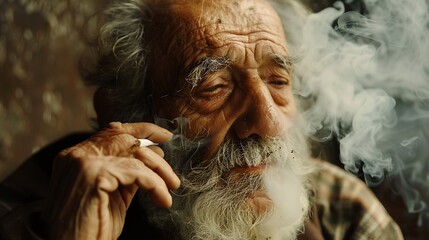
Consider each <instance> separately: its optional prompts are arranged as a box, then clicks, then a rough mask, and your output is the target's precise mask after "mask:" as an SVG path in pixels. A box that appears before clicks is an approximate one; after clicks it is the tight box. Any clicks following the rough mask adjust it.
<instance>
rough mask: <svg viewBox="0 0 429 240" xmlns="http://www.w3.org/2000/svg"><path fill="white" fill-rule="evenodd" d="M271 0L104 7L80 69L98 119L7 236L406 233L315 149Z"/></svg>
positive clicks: (290, 8)
mask: <svg viewBox="0 0 429 240" xmlns="http://www.w3.org/2000/svg"><path fill="white" fill-rule="evenodd" d="M271 4H272V3H270V2H268V1H266V0H248V1H245V0H237V1H228V0H220V1H214V0H208V1H201V0H186V1H185V0H176V1H168V0H159V1H157V0H153V1H144V0H128V1H125V2H122V3H118V4H116V5H113V6H112V7H111V8H110V10H109V11H108V19H107V23H106V24H105V25H104V27H103V28H102V30H101V34H100V47H99V50H100V57H99V61H98V64H97V65H96V67H95V68H94V70H93V71H90V72H88V73H87V74H86V80H87V81H88V82H90V83H92V84H96V85H98V86H99V90H98V92H97V94H96V96H95V107H96V110H97V114H98V121H99V124H100V126H106V127H105V128H104V130H101V131H99V132H98V133H96V134H94V135H92V136H90V137H89V138H88V139H86V140H84V141H82V142H80V143H79V144H76V145H74V146H71V147H68V148H65V149H64V150H62V151H61V152H60V153H59V155H58V156H57V157H56V159H55V161H54V167H53V172H52V176H51V186H50V189H49V194H47V196H46V197H45V198H44V199H43V201H42V202H40V203H36V204H34V205H31V206H24V207H16V209H15V210H14V211H12V212H11V213H9V214H8V215H6V217H5V218H4V219H6V220H3V221H5V222H6V223H5V224H4V225H3V226H4V227H3V232H4V236H5V238H20V237H22V238H30V237H31V238H34V239H44V238H49V239H112V238H115V239H116V238H118V237H121V238H123V239H133V238H136V239H137V238H138V239H167V238H174V239H296V238H300V239H402V236H401V233H400V230H399V228H398V227H397V225H396V224H395V223H394V222H393V221H392V219H391V218H390V217H389V215H388V214H387V213H386V211H385V210H384V208H383V207H382V206H381V204H380V203H379V202H378V201H377V200H376V198H375V197H374V196H373V195H372V194H371V192H370V191H369V190H368V189H367V188H366V187H365V186H364V185H363V183H361V182H360V181H359V180H357V179H355V178H354V177H352V176H350V175H348V174H347V173H345V172H343V171H341V170H339V169H337V168H335V167H333V166H331V165H329V164H327V163H323V162H321V161H317V160H311V159H310V155H309V152H308V147H307V144H306V137H305V136H304V133H303V129H302V125H303V124H302V123H303V121H305V119H302V118H301V117H300V111H299V104H298V102H297V101H296V99H295V98H294V94H293V87H292V86H293V81H292V79H293V78H292V76H291V75H292V65H291V64H292V62H291V58H290V54H289V52H288V47H287V44H286V43H287V42H288V36H285V34H284V30H283V27H282V24H281V19H280V18H279V16H278V15H277V13H276V11H275V10H274V8H273V6H272V5H271ZM275 4H277V5H276V6H278V5H279V4H280V5H279V6H282V7H283V8H285V9H287V12H289V13H290V14H292V13H293V14H296V16H298V15H299V14H304V13H305V9H304V8H303V7H302V6H301V5H299V4H297V3H295V2H293V1H284V2H283V3H279V2H276V3H275ZM284 27H285V28H286V29H288V26H287V25H286V26H284ZM290 28H292V27H290ZM109 122H110V123H109ZM121 122H123V123H121ZM124 122H127V123H124ZM149 122H152V123H149ZM167 129H169V130H167ZM170 131H173V132H174V136H173V134H172V133H171V132H170ZM147 139H148V140H150V141H147ZM42 155H43V154H42ZM42 155H39V158H41V157H43V156H42ZM176 173H177V175H176ZM178 176H180V177H178ZM179 186H180V187H179ZM175 189H178V190H176V191H172V190H175ZM170 207H171V208H170ZM163 208H169V209H163ZM9 227H10V228H9Z"/></svg>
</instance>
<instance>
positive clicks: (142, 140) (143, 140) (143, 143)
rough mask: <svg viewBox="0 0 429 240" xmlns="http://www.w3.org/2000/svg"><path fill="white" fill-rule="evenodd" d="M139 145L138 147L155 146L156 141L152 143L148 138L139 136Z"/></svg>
mask: <svg viewBox="0 0 429 240" xmlns="http://www.w3.org/2000/svg"><path fill="white" fill-rule="evenodd" d="M139 142H140V145H139V147H149V146H155V145H158V143H154V142H152V141H151V140H149V139H146V138H140V139H139Z"/></svg>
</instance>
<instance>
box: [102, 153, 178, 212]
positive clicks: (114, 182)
mask: <svg viewBox="0 0 429 240" xmlns="http://www.w3.org/2000/svg"><path fill="white" fill-rule="evenodd" d="M100 175H102V176H103V177H102V178H101V179H102V181H99V182H100V183H104V185H101V184H100V185H99V188H102V189H103V190H105V191H107V192H114V191H116V190H118V188H119V187H120V186H128V185H131V184H137V186H139V187H141V188H142V189H145V190H147V191H148V192H149V194H150V195H151V198H152V199H153V201H154V202H155V204H156V205H157V206H159V207H170V206H171V204H172V197H171V195H170V192H169V191H168V188H167V185H166V183H165V182H164V180H163V179H162V178H161V177H160V176H159V175H158V174H156V173H155V172H153V171H152V170H151V169H149V168H148V167H146V166H145V165H144V164H143V163H142V162H141V161H140V160H138V159H135V158H116V159H112V161H109V162H106V165H105V167H104V171H103V173H102V174H100ZM105 183H110V184H105Z"/></svg>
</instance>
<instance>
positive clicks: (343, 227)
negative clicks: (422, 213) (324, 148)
mask: <svg viewBox="0 0 429 240" xmlns="http://www.w3.org/2000/svg"><path fill="white" fill-rule="evenodd" d="M316 165H317V167H318V168H317V169H318V172H317V173H316V174H315V176H314V182H315V184H316V196H315V204H316V206H317V208H318V214H319V218H320V221H321V224H322V226H323V230H324V235H327V236H329V238H330V239H402V237H401V233H400V230H399V227H398V226H397V225H396V223H395V222H394V221H393V220H392V218H391V217H390V215H389V214H388V213H387V211H386V210H385V208H384V207H383V205H382V204H381V203H380V201H379V200H378V199H377V197H376V196H375V195H374V194H373V192H372V191H371V190H370V189H369V188H368V187H367V186H366V184H365V183H364V182H362V181H361V180H360V179H358V178H357V177H355V176H354V175H352V174H351V173H348V172H346V171H345V170H343V169H341V168H339V167H337V166H334V165H333V164H330V163H328V162H325V161H321V160H316ZM392 237H393V238H392Z"/></svg>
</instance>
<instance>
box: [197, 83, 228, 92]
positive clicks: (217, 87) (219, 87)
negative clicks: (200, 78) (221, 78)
mask: <svg viewBox="0 0 429 240" xmlns="http://www.w3.org/2000/svg"><path fill="white" fill-rule="evenodd" d="M223 87H225V85H224V84H217V85H214V86H211V87H208V88H204V89H203V90H202V91H201V93H203V94H215V93H217V92H219V91H220V90H222V88H223Z"/></svg>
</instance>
